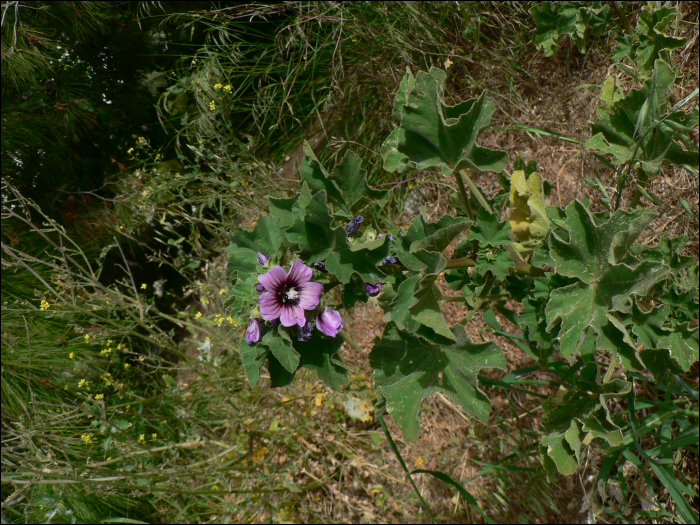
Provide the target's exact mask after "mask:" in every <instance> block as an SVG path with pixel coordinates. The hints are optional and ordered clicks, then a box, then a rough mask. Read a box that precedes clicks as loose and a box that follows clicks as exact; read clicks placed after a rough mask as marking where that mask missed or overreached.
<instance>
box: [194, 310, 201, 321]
mask: <svg viewBox="0 0 700 525" xmlns="http://www.w3.org/2000/svg"><path fill="white" fill-rule="evenodd" d="M201 317H202V312H197V315H195V316H194V318H195V319H199V318H201Z"/></svg>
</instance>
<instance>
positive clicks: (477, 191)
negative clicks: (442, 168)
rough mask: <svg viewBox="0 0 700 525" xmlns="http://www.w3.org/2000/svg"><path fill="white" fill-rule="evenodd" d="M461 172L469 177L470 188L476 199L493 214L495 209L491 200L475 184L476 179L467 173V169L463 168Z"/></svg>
mask: <svg viewBox="0 0 700 525" xmlns="http://www.w3.org/2000/svg"><path fill="white" fill-rule="evenodd" d="M460 173H461V174H462V175H464V177H465V178H466V179H467V184H469V189H470V190H472V193H473V194H474V196H475V197H476V200H478V201H479V204H481V205H482V206H483V207H484V209H485V210H486V211H487V212H489V213H490V214H492V215H493V210H492V209H491V206H490V205H489V202H488V201H487V200H486V197H484V194H483V193H481V190H480V189H479V186H477V185H476V184H474V181H473V180H472V179H471V177H470V176H469V174H467V170H462V171H461V172H460Z"/></svg>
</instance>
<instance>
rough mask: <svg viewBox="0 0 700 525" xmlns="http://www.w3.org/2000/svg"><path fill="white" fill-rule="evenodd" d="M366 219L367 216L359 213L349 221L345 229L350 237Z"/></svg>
mask: <svg viewBox="0 0 700 525" xmlns="http://www.w3.org/2000/svg"><path fill="white" fill-rule="evenodd" d="M364 220H365V218H364V217H363V216H362V215H358V216H357V217H355V218H354V219H353V220H351V221H350V222H349V223H348V225H347V226H346V227H345V231H346V233H347V234H348V237H351V236H352V234H353V233H355V232H356V231H357V229H358V228H359V227H360V224H362V221H364Z"/></svg>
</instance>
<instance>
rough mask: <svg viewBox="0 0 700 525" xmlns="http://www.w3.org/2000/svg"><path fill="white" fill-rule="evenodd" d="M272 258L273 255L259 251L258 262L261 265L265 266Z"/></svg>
mask: <svg viewBox="0 0 700 525" xmlns="http://www.w3.org/2000/svg"><path fill="white" fill-rule="evenodd" d="M270 259H272V256H271V255H265V254H264V253H260V252H258V263H259V264H260V266H265V265H266V264H267V261H269V260H270Z"/></svg>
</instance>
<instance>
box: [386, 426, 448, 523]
mask: <svg viewBox="0 0 700 525" xmlns="http://www.w3.org/2000/svg"><path fill="white" fill-rule="evenodd" d="M379 422H380V423H381V425H382V429H383V430H384V434H386V437H387V439H388V440H389V445H390V446H391V450H393V451H394V454H396V458H397V459H398V460H399V463H401V466H402V467H403V469H404V471H405V472H406V476H408V481H410V482H411V486H412V487H413V490H414V491H415V492H416V494H418V499H420V502H421V504H422V505H423V508H425V510H426V511H427V513H428V515H429V516H430V520H431V521H432V522H433V523H437V521H435V516H433V513H432V511H431V510H430V506H429V505H428V504H427V503H426V502H425V500H424V499H423V496H422V495H421V493H420V491H419V490H418V487H416V483H415V482H414V481H413V478H412V477H411V472H410V471H409V470H408V467H407V466H406V463H405V462H404V460H403V458H402V457H401V452H399V449H398V448H397V447H396V443H394V439H393V438H392V437H391V432H389V429H388V428H387V426H386V422H385V421H384V417H382V416H380V417H379Z"/></svg>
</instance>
